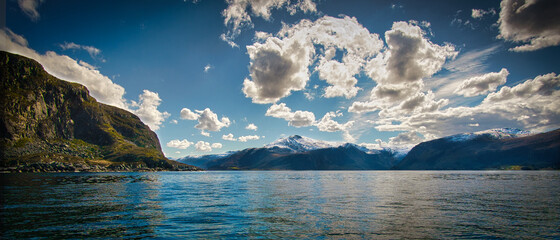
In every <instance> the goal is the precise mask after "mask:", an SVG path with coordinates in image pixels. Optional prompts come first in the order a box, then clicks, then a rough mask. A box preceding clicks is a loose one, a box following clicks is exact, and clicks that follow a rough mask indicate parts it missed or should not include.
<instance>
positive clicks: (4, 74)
mask: <svg viewBox="0 0 560 240" xmlns="http://www.w3.org/2000/svg"><path fill="white" fill-rule="evenodd" d="M0 75H1V76H0V77H1V79H2V81H1V83H0V84H1V85H0V96H2V101H1V102H0V110H1V113H0V150H1V152H0V167H2V168H3V171H112V170H197V168H195V167H193V166H189V165H187V164H183V163H179V162H176V161H172V160H169V159H167V158H166V157H165V156H164V155H163V153H162V152H161V146H160V143H159V140H158V138H157V135H156V134H155V133H154V132H153V131H151V130H150V129H149V128H148V126H146V125H145V124H144V123H142V121H140V119H139V118H138V117H137V116H135V115H134V114H132V113H130V112H128V111H125V110H122V109H119V108H116V107H112V106H109V105H105V104H102V103H98V102H97V101H96V100H95V99H94V98H93V97H91V96H90V95H89V92H88V90H87V89H86V88H85V87H84V86H82V85H80V84H77V83H70V82H66V81H63V80H60V79H57V78H55V77H53V76H51V75H49V74H48V73H47V72H46V71H45V70H44V69H43V67H42V66H41V65H40V64H39V63H38V62H36V61H34V60H31V59H28V58H25V57H22V56H19V55H15V54H11V53H7V52H0Z"/></svg>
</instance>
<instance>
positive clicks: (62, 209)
mask: <svg viewBox="0 0 560 240" xmlns="http://www.w3.org/2000/svg"><path fill="white" fill-rule="evenodd" d="M1 178H2V192H1V193H2V206H1V207H2V211H1V215H0V221H1V226H0V227H1V236H2V238H7V239H12V238H31V237H47V238H84V237H102V238H106V237H109V238H114V237H118V238H212V239H214V238H226V239H231V238H266V239H270V238H329V239H330V238H335V239H337V238H344V239H348V238H366V239H384V238H390V239H395V238H469V239H472V238H484V239H487V238H532V239H534V238H537V239H538V238H552V239H558V238H560V228H559V226H560V172H558V171H472V172H466V171H398V172H395V171H302V172H297V171H263V172H256V171H254V172H244V171H240V172H236V171H232V172H157V173H33V174H2V175H1Z"/></svg>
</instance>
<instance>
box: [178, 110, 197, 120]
mask: <svg viewBox="0 0 560 240" xmlns="http://www.w3.org/2000/svg"><path fill="white" fill-rule="evenodd" d="M199 117H200V114H196V113H194V112H193V111H191V110H190V109H188V108H183V109H181V119H185V120H197V119H198V118H199Z"/></svg>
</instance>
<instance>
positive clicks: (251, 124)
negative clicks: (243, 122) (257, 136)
mask: <svg viewBox="0 0 560 240" xmlns="http://www.w3.org/2000/svg"><path fill="white" fill-rule="evenodd" d="M245 129H247V130H253V131H257V129H258V127H257V125H255V124H253V123H250V124H249V125H247V127H245Z"/></svg>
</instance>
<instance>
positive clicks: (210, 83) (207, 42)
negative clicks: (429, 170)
mask: <svg viewBox="0 0 560 240" xmlns="http://www.w3.org/2000/svg"><path fill="white" fill-rule="evenodd" d="M0 3H1V4H2V5H4V6H2V7H3V9H0V11H1V14H0V15H4V16H6V17H5V19H2V21H1V22H0V23H1V24H2V29H1V30H0V50H4V51H8V52H12V53H17V54H20V55H24V56H27V57H30V58H33V59H35V60H37V61H38V62H39V63H41V64H42V65H43V66H44V67H45V70H47V71H48V72H49V73H50V74H52V75H54V76H56V77H58V78H60V79H63V80H67V81H72V82H78V83H81V84H83V85H85V86H86V87H87V88H88V89H89V91H90V94H91V95H92V96H93V97H95V98H96V99H97V100H98V101H99V102H102V103H105V104H109V105H113V106H117V107H120V108H123V109H126V110H128V111H131V112H133V113H135V114H136V115H137V116H139V117H140V119H141V120H142V121H143V122H144V123H146V124H147V125H148V126H149V127H150V128H151V129H152V130H154V131H155V132H156V133H157V135H158V137H159V140H160V142H161V145H162V148H163V152H164V153H165V154H166V156H168V157H172V158H178V157H183V156H186V155H202V154H217V153H224V152H227V151H232V150H240V149H244V148H249V147H260V146H263V145H265V144H267V143H270V142H273V141H274V140H276V139H278V138H280V137H286V136H289V135H294V134H298V135H302V136H307V137H311V138H314V139H319V140H324V141H337V142H352V143H356V144H361V145H363V146H366V147H369V148H383V147H396V146H413V145H414V144H417V143H419V142H422V141H426V140H430V139H435V138H439V137H444V136H449V135H453V134H458V133H463V132H475V131H481V130H487V129H492V128H501V127H512V128H520V129H524V130H528V131H533V132H543V131H548V130H553V129H556V128H559V127H560V104H559V103H560V101H559V100H560V76H559V75H558V74H557V73H559V72H560V69H559V68H560V61H559V60H558V56H560V46H559V45H560V1H554V0H533V1H524V0H503V1H490V0H483V1H415V0H410V1H352V0H350V1H339V0H317V1H316V0H291V1H290V0H271V1H262V0H226V1H221V0H195V1H183V0H165V1H161V0H158V1H156V0H153V1H98V0H97V1H90V0H80V1H62V0H59V1H52V0H5V1H1V2H0Z"/></svg>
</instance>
